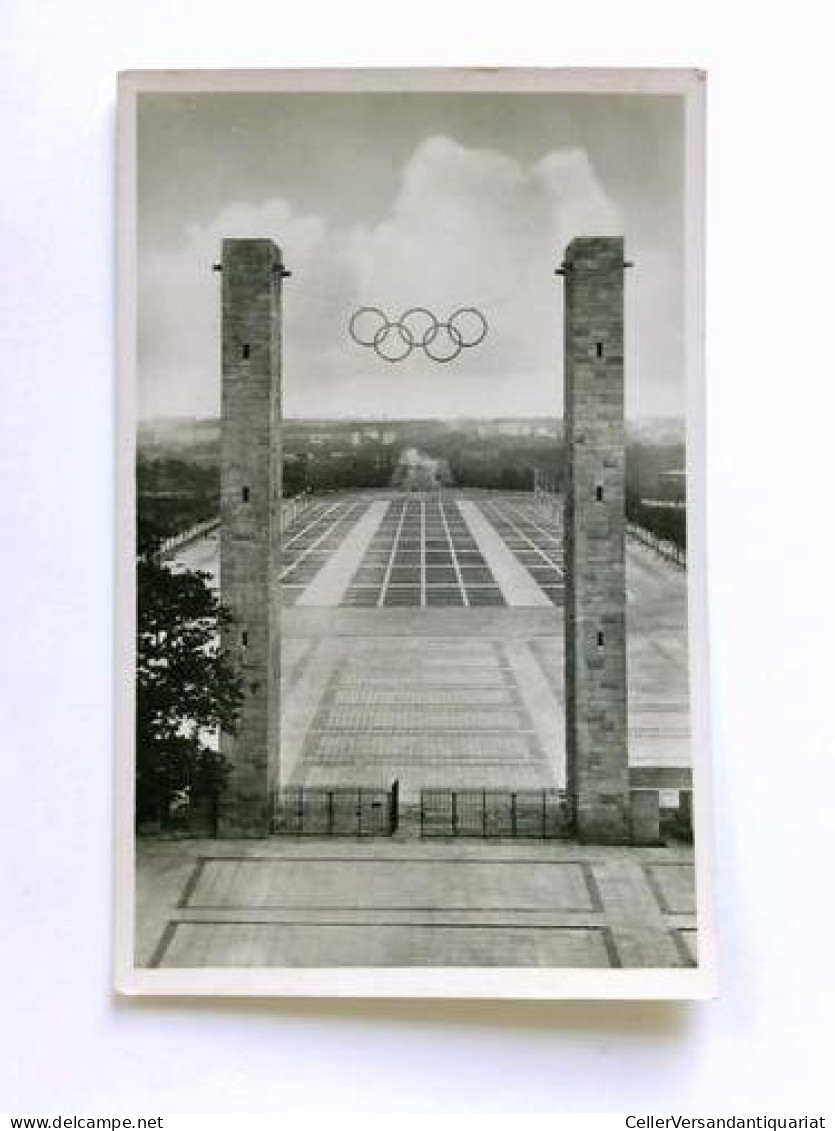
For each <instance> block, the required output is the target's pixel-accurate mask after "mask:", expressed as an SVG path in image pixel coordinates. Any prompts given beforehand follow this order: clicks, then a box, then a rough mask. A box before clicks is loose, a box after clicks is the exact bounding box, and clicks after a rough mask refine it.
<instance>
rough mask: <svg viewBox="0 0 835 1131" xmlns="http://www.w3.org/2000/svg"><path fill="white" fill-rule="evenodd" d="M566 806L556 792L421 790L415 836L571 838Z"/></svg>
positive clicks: (560, 792)
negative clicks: (417, 825) (417, 831)
mask: <svg viewBox="0 0 835 1131" xmlns="http://www.w3.org/2000/svg"><path fill="white" fill-rule="evenodd" d="M573 824H574V822H573V815H572V809H571V804H570V802H569V799H568V797H567V795H566V793H565V791H564V790H559V789H519V790H508V789H422V790H421V793H420V835H421V836H422V837H433V836H444V837H451V836H469V837H482V838H486V837H528V838H533V839H536V840H548V839H551V838H554V837H563V836H570V835H571V833H572V831H573Z"/></svg>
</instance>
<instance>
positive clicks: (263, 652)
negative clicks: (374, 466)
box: [218, 239, 285, 837]
mask: <svg viewBox="0 0 835 1131" xmlns="http://www.w3.org/2000/svg"><path fill="white" fill-rule="evenodd" d="M219 266H220V270H221V271H222V287H223V301H222V331H221V333H222V342H221V351H222V407H221V429H220V433H221V436H220V449H221V450H220V469H221V470H220V590H221V600H222V601H223V603H224V604H225V605H226V606H227V608H228V609H229V610H230V612H231V613H232V616H233V618H234V621H233V623H232V624H231V625H230V626H229V627H228V628H227V629H226V630H225V633H224V647H225V648H226V649H227V650H228V652H229V654H230V655H231V656H232V657H233V659H235V660H236V661H237V663H238V666H239V668H240V670H241V671H242V673H243V677H244V691H245V700H244V704H243V707H242V709H241V713H240V717H239V723H238V731H237V734H236V735H235V736H234V737H233V736H231V735H228V734H224V735H223V736H222V737H221V749H222V751H223V753H224V754H225V755H226V756H227V758H228V759H229V762H230V764H231V766H232V770H231V775H230V778H229V782H228V785H227V788H226V789H225V790H224V791H223V792H222V794H221V798H220V807H219V813H218V834H219V835H220V836H235V837H241V836H264V835H266V834H267V833H268V832H269V831H270V827H271V822H272V797H273V793H274V791H275V789H276V787H277V783H278V750H279V718H280V700H279V691H280V687H279V678H280V670H279V669H280V636H279V631H280V624H279V617H280V591H279V585H278V555H279V537H280V519H281V427H280V425H281V287H282V278H283V276H284V274H285V272H284V269H283V266H282V261H281V251H280V250H279V248H277V247H276V245H275V244H274V243H273V242H272V241H271V240H267V239H227V240H224V241H223V257H222V262H221V264H220V265H219Z"/></svg>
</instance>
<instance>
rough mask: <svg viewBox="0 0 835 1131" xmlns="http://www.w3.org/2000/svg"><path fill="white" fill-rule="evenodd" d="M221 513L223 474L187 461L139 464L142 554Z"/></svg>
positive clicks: (138, 516)
mask: <svg viewBox="0 0 835 1131" xmlns="http://www.w3.org/2000/svg"><path fill="white" fill-rule="evenodd" d="M219 511H220V470H219V468H218V466H217V465H215V466H214V467H212V466H211V465H210V466H206V465H205V463H203V462H200V463H194V462H192V461H190V460H187V459H178V458H166V457H162V458H157V459H153V458H152V459H148V458H145V457H142V456H140V457H139V459H138V460H137V464H136V519H137V544H138V547H139V551H140V553H142V552H143V551H144V550H145V549H146V548H148V547H149V545H154V544H157V543H159V542H161V541H163V539H165V538H170V537H171V536H172V535H174V534H180V533H181V532H182V531H184V530H189V529H190V528H191V527H192V526H196V525H197V523H198V522H203V521H205V520H206V519H209V518H214V517H215V516H216V515H217V514H218V512H219Z"/></svg>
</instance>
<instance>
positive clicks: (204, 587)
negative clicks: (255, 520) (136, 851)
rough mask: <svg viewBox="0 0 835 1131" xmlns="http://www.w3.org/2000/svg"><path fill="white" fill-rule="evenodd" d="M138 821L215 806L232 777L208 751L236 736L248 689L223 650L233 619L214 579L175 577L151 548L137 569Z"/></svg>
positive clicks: (184, 573)
mask: <svg viewBox="0 0 835 1131" xmlns="http://www.w3.org/2000/svg"><path fill="white" fill-rule="evenodd" d="M137 598H138V599H137V665H136V817H137V821H138V822H145V821H162V822H164V821H166V820H167V818H168V817H169V814H170V810H171V803H172V799H173V798H174V797H175V796H176V795H177V793H178V792H179V791H181V790H188V791H189V796H190V798H191V800H192V801H196V800H198V799H199V798H211V799H212V800H214V799H215V798H216V796H217V793H218V792H219V791H220V790H221V789H223V787H224V785H225V781H226V777H227V775H228V766H227V762H226V759H225V757H224V756H223V755H222V754H221V753H220V752H219V751H218V750H216V749H215V748H214V747H213V746H211V745H210V744H209V743H207V741H206V739H207V738H208V737H209V736H210V735H212V736H213V735H215V734H217V732H218V730H219V729H222V730H224V731H227V732H228V733H230V734H234V733H235V730H236V727H237V719H238V711H239V709H240V706H241V703H242V701H243V681H242V679H241V676H240V674H239V673H238V672H237V670H236V669H235V668H234V667H233V665H232V664H231V663H230V661H229V659H228V657H227V656H226V655H225V654H224V652H223V651H222V649H221V645H220V632H221V629H222V628H223V627H224V626H226V625H227V624H229V623H230V622H231V619H232V618H231V616H230V614H229V612H228V610H226V609H225V608H224V607H223V606H222V605H221V604H220V602H219V601H218V599H217V597H216V596H215V593H214V591H213V590H212V589H211V587H210V585H209V574H207V573H202V572H190V571H185V570H184V571H176V572H175V571H174V570H172V569H171V568H170V567H168V566H167V565H165V564H164V563H163V562H161V561H160V560H159V557H158V555H157V554H156V553H155V552H154V551H153V549H152V548H146V552H145V553H144V554H142V556H141V557H140V559H139V561H138V563H137Z"/></svg>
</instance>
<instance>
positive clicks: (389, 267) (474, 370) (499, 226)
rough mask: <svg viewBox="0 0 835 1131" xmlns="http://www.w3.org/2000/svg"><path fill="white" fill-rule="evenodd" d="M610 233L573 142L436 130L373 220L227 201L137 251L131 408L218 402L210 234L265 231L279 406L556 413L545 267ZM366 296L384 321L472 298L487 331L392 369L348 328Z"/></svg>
mask: <svg viewBox="0 0 835 1131" xmlns="http://www.w3.org/2000/svg"><path fill="white" fill-rule="evenodd" d="M334 191H338V186H335V187H334ZM622 231H623V218H622V217H621V215H620V213H619V210H618V208H617V207H616V205H615V204H614V203H613V202H612V201H611V200H610V199H609V198H608V197H607V196H606V194H605V192H604V191H603V189H602V188H601V186H600V184H599V183H598V181H597V179H596V177H595V174H594V171H593V169H592V168H591V166H590V163H589V160H588V158H587V156H586V154H585V152H584V151H583V150H581V149H568V150H561V151H559V152H555V153H551V154H549V155H548V156H546V157H545V158H543V159H542V160H540V161H538V162H536V163H535V164H532V165H530V166H527V167H526V166H523V165H521V164H519V163H518V162H516V161H514V160H512V159H511V158H509V157H507V156H505V155H503V154H501V153H498V152H495V151H492V150H475V149H467V148H465V147H463V146H461V145H459V144H457V143H456V142H454V141H451V140H449V139H448V138H443V137H432V138H429V139H427V140H426V141H425V142H423V143H422V144H421V145H420V146H418V148H417V149H416V150H415V151H414V153H413V154H412V156H411V158H410V159H409V161H408V162H407V163H406V166H405V168H404V170H403V175H402V179H401V187H400V190H399V193H398V195H397V197H396V199H395V200H394V201H393V203H392V208H391V213H390V215H389V216H388V217H386V218H385V219H383V220H382V221H381V222H380V223H378V224H377V225H375V226H359V225H358V226H354V227H338V226H334V225H333V224H332V223H330V222H329V220H328V219H327V218H326V217H321V216H305V215H300V214H299V213H298V212H295V211H294V210H293V209H292V208H291V207H290V206H289V205H288V204H287V203H286V202H285V201H283V200H281V199H276V200H271V201H268V202H266V203H262V204H257V205H252V204H247V203H242V202H241V203H231V204H229V205H228V206H227V207H226V208H224V209H223V210H222V211H221V212H220V213H219V214H218V215H217V216H216V217H215V218H214V220H213V221H212V222H211V223H210V224H208V225H205V226H202V227H198V226H192V227H190V228H189V229H188V231H187V234H186V239H185V242H184V244H183V246H181V247H180V248H177V249H176V250H173V251H166V252H161V251H146V252H145V254H144V255H143V256H142V257H141V271H140V366H141V380H142V408H143V413H144V414H146V415H151V414H153V415H163V414H167V413H171V412H175V413H178V412H193V413H196V414H204V413H205V414H208V413H212V412H216V411H217V407H218V403H219V370H218V352H219V280H218V276H217V275H215V274H213V272H212V270H211V266H212V263H213V262H214V261H215V260H216V259H217V258H218V255H219V252H220V241H221V239H223V238H224V237H236V236H237V237H247V236H253V237H254V236H259V237H270V238H272V239H274V240H275V241H276V243H278V244H279V245H280V246H281V247H282V249H283V252H284V259H285V262H286V264H287V266H288V267H289V268H290V269H291V270H292V272H293V278H292V279H291V280H290V281H289V282H288V284H287V286H286V290H285V306H284V317H285V330H286V333H285V343H286V345H285V349H286V357H285V411H286V412H287V414H288V415H298V414H303V413H306V414H310V415H313V414H319V415H328V414H330V413H337V414H338V413H346V412H356V413H359V414H387V415H389V416H397V415H421V414H426V415H430V414H432V415H435V414H444V413H449V414H461V413H467V412H474V413H475V412H496V413H515V412H520V413H521V412H537V411H549V410H550V411H555V410H557V409H558V408H559V407H560V396H559V390H558V385H559V355H560V347H561V323H560V311H561V296H560V294H559V289H558V284H557V282H556V280H555V279H554V276H553V271H554V268H555V266H557V265H558V263H559V261H560V258H561V256H562V252H563V249H564V246H565V244H566V243H567V242H568V241H569V240H570V239H571V238H574V237H575V236H580V235H609V234H620V233H622ZM362 304H370V305H375V306H379V307H382V308H383V309H384V310H386V311H387V313H389V316H390V317H392V318H394V317H396V316H397V315H399V313H400V312H401V311H402V310H403V309H404V308H406V307H409V306H425V307H428V308H429V309H431V310H433V311H434V312H435V313H436V314H437V315H438V316H439V317H446V316H448V314H449V313H451V311H452V310H453V309H455V308H456V307H460V306H477V307H479V308H480V309H481V310H482V311H483V312H484V314H485V316H486V317H487V320H488V322H489V326H490V330H489V333H488V336H487V338H486V339H485V341H484V342H483V343H482V344H481V345H480V346H478V347H476V348H475V349H473V350H466V351H464V353H463V354H462V355H461V357H460V358H459V359H458V360H457V361H455V362H453V363H451V364H450V365H437V364H434V363H431V362H428V361H427V360H426V359H425V358H424V357H423V356H422V354H419V353H418V352H417V351H416V352H415V353H414V354H413V355H412V356H411V357H410V358H408V359H407V360H406V361H404V362H402V363H400V364H398V365H391V364H387V363H386V362H384V361H380V360H379V359H378V358H376V357H375V356H374V354H373V353H372V352H371V351H370V350H365V349H362V348H361V347H359V346H357V345H356V344H355V343H354V342H352V341H351V339H350V338H349V336H348V334H347V322H348V318H349V317H350V315H351V313H352V311H353V310H354V309H355V308H356V307H357V306H358V305H362Z"/></svg>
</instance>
